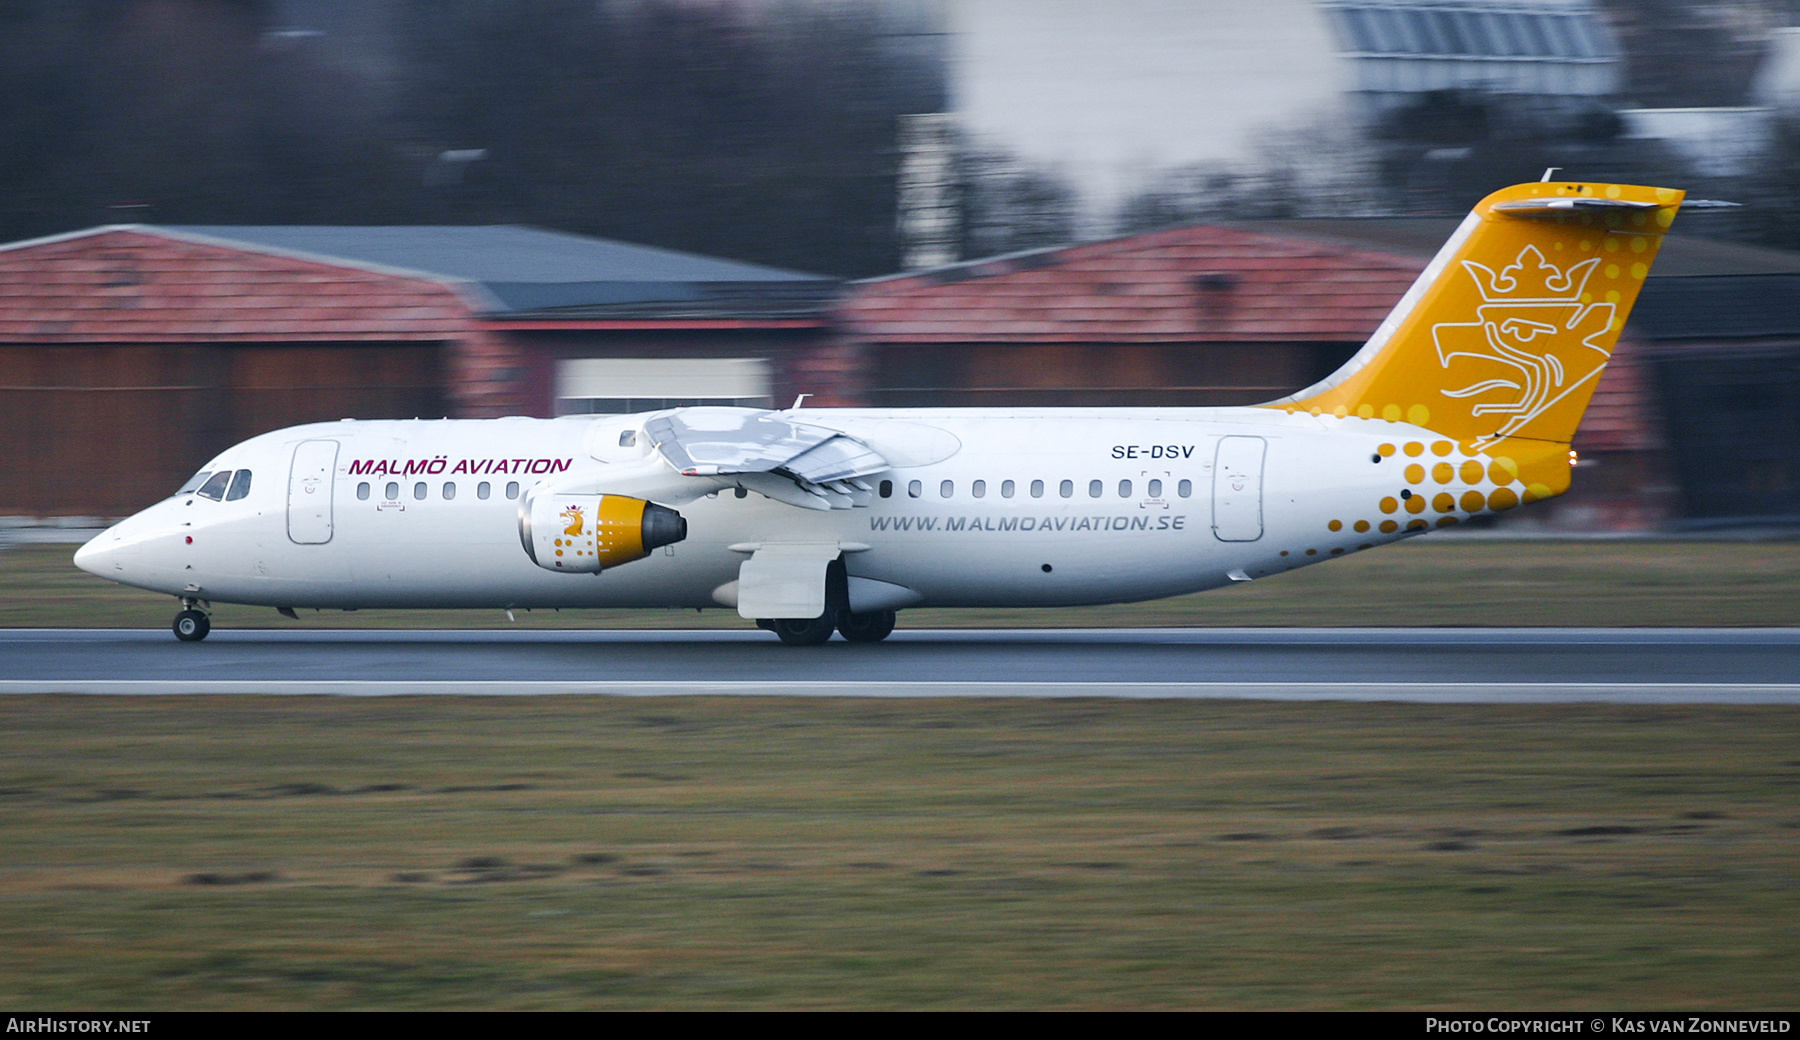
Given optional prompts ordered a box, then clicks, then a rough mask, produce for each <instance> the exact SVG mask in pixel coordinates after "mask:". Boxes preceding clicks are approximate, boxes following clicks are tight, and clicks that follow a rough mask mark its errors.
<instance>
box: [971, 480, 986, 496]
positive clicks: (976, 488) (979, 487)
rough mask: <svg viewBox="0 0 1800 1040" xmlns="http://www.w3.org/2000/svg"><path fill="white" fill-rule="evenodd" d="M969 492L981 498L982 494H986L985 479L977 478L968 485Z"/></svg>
mask: <svg viewBox="0 0 1800 1040" xmlns="http://www.w3.org/2000/svg"><path fill="white" fill-rule="evenodd" d="M969 494H971V495H974V496H975V497H976V498H981V497H982V496H984V495H986V494H987V481H985V480H977V481H976V482H975V483H973V484H970V485H969Z"/></svg>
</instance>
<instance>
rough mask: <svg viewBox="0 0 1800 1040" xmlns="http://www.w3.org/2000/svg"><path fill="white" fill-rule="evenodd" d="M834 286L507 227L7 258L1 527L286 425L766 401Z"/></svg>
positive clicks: (178, 235) (120, 489) (175, 236)
mask: <svg viewBox="0 0 1800 1040" xmlns="http://www.w3.org/2000/svg"><path fill="white" fill-rule="evenodd" d="M836 288H837V283H836V282H835V281H832V280H829V279H821V278H817V277H814V276H810V275H803V274H799V273H796V272H788V271H778V270H775V269H772V268H764V267H758V266H756V265H750V264H738V263H735V262H732V261H725V260H715V259H712V258H708V257H696V256H691V255H688V254H681V253H673V252H669V251H666V250H657V249H649V248H645V247H641V246H631V245H627V244H624V243H617V242H608V241H605V240H600V239H587V238H579V237H576V236H572V235H560V234H554V233H551V232H543V231H536V230H532V229H528V228H508V227H498V228H455V227H449V228H432V227H425V228H379V227H377V228H330V227H286V228H283V227H274V228H255V227H243V228H238V227H231V228H226V227H207V228H189V227H183V228H164V227H142V226H132V227H108V228H95V229H91V230H88V231H82V232H76V233H73V234H69V235H61V236H56V237H53V238H47V239H38V240H34V241H29V242H20V243H15V244H13V245H10V246H6V247H0V444H4V445H6V450H5V452H4V453H0V514H5V513H11V514H27V515H40V516H41V515H58V514H63V515H66V514H97V515H102V516H116V515H122V514H124V513H128V512H131V511H133V510H136V509H139V508H142V507H143V506H145V505H147V504H149V503H151V502H154V501H156V500H157V499H158V498H161V497H162V496H163V495H166V494H168V493H169V492H170V491H171V490H172V489H174V488H175V487H176V486H178V484H179V483H180V481H181V480H182V479H183V478H184V477H186V476H187V475H188V474H189V473H190V472H192V471H193V469H194V468H195V467H197V466H198V465H200V464H201V463H203V462H204V461H205V460H206V459H207V458H208V457H209V456H210V455H212V454H213V453H215V452H217V451H218V450H220V449H221V448H223V447H225V446H227V445H229V444H232V443H235V442H236V441H239V440H242V439H244V438H246V437H250V436H253V435H255V434H257V433H262V432H264V431H267V430H272V429H278V428H280V427H283V426H289V425H293V424H296V423H302V422H312V421H320V420H332V419H339V418H345V417H355V418H368V419H372V418H411V417H415V416H427V417H430V416H455V417H489V416H497V415H508V414H529V415H554V414H557V413H558V412H559V411H571V410H575V411H579V410H590V409H591V408H593V407H594V406H595V404H596V402H598V403H600V404H601V405H606V404H609V403H610V404H621V405H629V404H645V403H647V402H648V401H655V402H657V403H655V404H649V406H651V407H656V406H660V403H662V402H664V401H667V400H688V399H691V395H689V394H687V393H686V392H685V390H686V388H689V387H691V386H693V385H694V384H695V383H696V381H698V382H699V383H702V384H707V383H708V381H709V380H710V389H711V390H712V391H718V392H716V393H712V392H708V393H702V394H701V395H700V398H702V399H708V400H713V399H723V400H732V401H735V402H739V403H769V402H771V401H772V400H773V399H774V398H776V397H777V396H780V395H783V394H786V393H788V392H789V384H790V383H791V382H792V380H791V379H790V378H789V377H788V375H787V370H786V365H785V362H786V359H787V358H788V356H789V355H791V354H793V353H794V352H795V351H796V350H797V349H799V347H800V345H803V344H806V343H808V342H810V341H811V340H812V339H815V338H816V337H817V336H818V335H819V334H820V330H821V329H822V328H823V327H824V325H825V321H826V319H825V317H824V313H823V312H824V309H825V304H826V301H828V300H829V299H830V297H831V296H832V294H833V293H834V292H835V291H836ZM671 359H674V360H671ZM659 364H660V365H661V367H660V368H659V367H658V365H659ZM615 389H616V390H618V391H619V392H617V393H615V392H612V391H614V390H615ZM706 389H707V387H705V386H703V387H702V390H703V391H704V390H706ZM559 394H563V395H565V396H559ZM567 394H574V395H576V396H572V397H571V396H566V395H567ZM582 395H585V396H582Z"/></svg>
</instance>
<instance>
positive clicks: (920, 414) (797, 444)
mask: <svg viewBox="0 0 1800 1040" xmlns="http://www.w3.org/2000/svg"><path fill="white" fill-rule="evenodd" d="M1546 177H1548V174H1546ZM1683 198H1684V193H1683V192H1681V191H1679V190H1675V189H1669V188H1655V187H1643V186H1635V185H1621V184H1594V183H1583V182H1572V181H1571V182H1549V181H1547V180H1546V181H1544V182H1538V183H1531V184H1520V185H1515V186H1513V187H1510V188H1504V189H1502V190H1500V191H1498V192H1495V193H1494V194H1492V195H1490V196H1488V197H1487V198H1485V199H1483V200H1482V201H1481V202H1480V203H1479V204H1477V205H1476V207H1475V208H1474V210H1473V211H1472V212H1471V213H1470V214H1469V215H1468V217H1467V218H1465V219H1464V220H1463V222H1462V223H1461V224H1460V225H1459V226H1458V228H1457V230H1456V231H1455V233H1454V234H1452V235H1451V237H1450V239H1449V240H1448V241H1447V242H1446V243H1445V244H1444V246H1443V248H1442V249H1441V250H1440V251H1439V252H1438V253H1437V255H1436V256H1435V258H1433V259H1432V261H1431V262H1430V264H1429V265H1427V266H1426V268H1425V270H1424V271H1423V273H1421V274H1420V275H1419V278H1418V280H1417V281H1416V282H1415V283H1414V284H1413V286H1412V287H1411V288H1410V289H1409V290H1408V291H1407V293H1406V294H1405V296H1403V297H1402V298H1401V300H1400V302H1399V303H1398V305H1397V306H1395V308H1394V310H1393V312H1392V313H1391V314H1389V315H1388V317H1387V319H1386V320H1385V321H1383V322H1382V324H1381V326H1380V327H1379V328H1378V329H1377V330H1376V332H1375V333H1374V335H1373V336H1372V337H1371V338H1370V339H1369V341H1368V342H1367V344H1365V345H1364V346H1363V347H1362V349H1361V350H1359V351H1358V352H1357V353H1356V354H1355V355H1354V356H1353V357H1352V358H1351V359H1350V360H1349V361H1348V362H1347V363H1345V364H1344V366H1343V367H1342V368H1340V369H1339V370H1338V371H1337V372H1335V373H1334V374H1332V375H1331V376H1329V377H1327V378H1326V379H1325V380H1323V381H1322V382H1319V383H1317V384H1315V385H1313V386H1310V387H1307V388H1305V389H1303V390H1300V391H1298V392H1296V393H1293V394H1290V395H1288V396H1286V397H1282V398H1280V399H1278V400H1275V401H1271V402H1268V403H1266V404H1261V405H1255V406H1245V407H1214V408H1016V409H1004V408H924V409H884V408H804V407H801V406H800V405H801V402H799V401H797V402H796V406H795V407H794V408H790V409H786V410H780V411H776V410H769V409H754V408H725V407H704V406H701V407H685V408H674V409H665V410H661V411H654V412H646V413H641V414H635V415H611V416H598V417H596V416H565V417H562V418H557V419H533V418H522V417H515V418H502V419H480V420H454V419H443V420H416V419H415V420H391V421H390V420H376V421H360V420H348V419H346V420H343V421H340V422H330V423H312V424H308V425H304V426H296V427H292V428H289V429H283V430H276V431H274V432H272V433H266V434H263V435H261V436H257V437H253V438H251V439H250V440H247V441H244V442H243V443H241V444H238V445H236V446H234V447H231V448H228V449H226V450H225V451H223V452H221V453H220V454H219V455H218V456H217V457H216V458H214V459H212V460H211V461H210V462H208V463H207V464H206V465H205V466H204V467H203V468H202V469H201V470H200V471H199V472H198V473H196V474H195V475H194V476H193V478H192V479H190V480H189V481H187V482H186V483H185V484H184V485H183V486H182V487H181V488H180V489H179V490H178V491H176V493H175V494H174V495H173V496H172V497H170V498H168V499H166V500H164V501H162V502H159V503H157V504H156V505H153V506H151V507H149V508H148V509H145V510H144V511H142V512H140V513H138V514H136V515H134V516H131V517H129V518H127V519H125V520H122V521H120V522H119V523H117V524H115V525H113V526H112V527H111V528H109V529H107V530H106V531H105V532H103V533H101V534H100V535H99V536H97V537H95V538H94V539H93V540H92V541H90V542H88V543H87V544H86V545H84V546H82V547H81V549H80V550H79V551H78V552H77V553H76V554H75V561H74V562H75V564H76V565H77V566H78V567H80V568H81V569H83V570H85V571H87V572H89V573H92V574H96V575H99V576H101V577H104V578H108V579H111V580H112V581H116V582H119V583H121V584H125V585H132V586H137V587H139V588H144V589H150V590H153V591H156V592H162V593H167V594H169V595H171V596H175V597H177V598H178V599H179V600H180V602H181V610H180V612H179V613H178V614H176V616H175V620H174V623H173V629H174V632H175V635H176V636H177V638H179V639H181V640H183V641H188V642H192V641H198V640H202V639H204V638H206V635H207V633H208V631H209V630H210V628H211V621H210V617H209V611H210V610H211V605H212V604H213V603H219V602H227V603H243V604H254V605H262V606H270V607H275V608H277V609H278V610H279V611H280V612H281V613H282V614H283V615H286V616H288V617H294V616H296V614H295V612H296V611H297V610H298V609H299V608H306V607H310V608H317V609H343V610H354V609H362V608H379V607H469V608H474V607H485V608H490V609H491V608H496V607H497V608H503V609H506V610H508V611H509V613H510V611H511V610H513V609H516V608H549V607H558V608H560V607H694V608H702V609H704V608H725V609H735V610H736V611H737V612H738V614H739V615H741V616H742V617H744V618H745V619H749V620H754V621H755V622H756V623H757V624H758V625H759V626H761V627H763V628H765V629H770V630H772V631H773V632H774V633H775V635H776V636H777V637H779V638H780V640H781V641H782V642H784V643H787V644H789V645H796V646H807V645H818V644H821V643H824V642H826V641H827V640H829V639H830V638H831V637H832V636H833V634H834V633H835V634H840V635H842V636H843V638H845V639H846V640H849V641H851V642H854V643H872V642H877V641H880V640H882V639H884V638H886V637H887V636H888V634H889V633H891V632H892V631H893V628H894V624H895V616H896V612H897V611H900V610H903V609H906V608H908V607H917V606H926V605H930V606H969V607H983V606H985V607H1017V606H1063V605H1075V604H1092V603H1113V602H1127V601H1136V600H1147V599H1155V598H1160V597H1165V596H1173V595H1177V594H1182V593H1190V592H1198V591H1202V590H1206V589H1213V588H1219V587H1223V586H1229V585H1232V584H1234V583H1237V582H1245V581H1254V580H1257V579H1261V578H1267V577H1270V576H1272V575H1276V574H1280V573H1282V572H1284V571H1290V570H1294V569H1296V568H1299V567H1305V566H1308V565H1311V564H1314V563H1320V562H1323V561H1325V560H1330V559H1336V558H1338V557H1340V556H1347V555H1350V554H1352V553H1357V552H1361V551H1363V550H1366V549H1372V548H1375V547H1377V546H1381V545H1386V544H1389V543H1392V542H1397V541H1401V540H1403V539H1407V538H1413V537H1417V536H1419V535H1422V534H1424V533H1426V532H1428V531H1433V530H1438V529H1442V528H1445V527H1449V526H1451V525H1454V524H1458V523H1464V522H1467V521H1469V520H1471V519H1474V518H1477V517H1486V516H1492V515H1495V514H1497V513H1501V512H1505V511H1507V510H1510V509H1513V508H1516V507H1518V506H1521V505H1524V504H1527V503H1531V502H1535V501H1540V500H1543V499H1547V498H1551V497H1554V496H1556V495H1560V494H1562V493H1563V492H1564V491H1566V490H1567V489H1568V487H1569V484H1570V479H1571V468H1572V466H1573V464H1574V452H1573V451H1572V450H1571V448H1570V443H1571V441H1572V440H1573V438H1574V435H1575V430H1576V427H1577V425H1578V424H1579V423H1580V421H1581V416H1582V412H1583V411H1584V410H1585V409H1586V407H1587V404H1588V400H1589V398H1590V397H1591V396H1592V394H1593V392H1594V387H1595V385H1596V383H1597V382H1598V381H1599V377H1600V373H1601V371H1602V370H1603V369H1604V368H1605V366H1606V362H1607V359H1608V357H1609V356H1610V355H1611V352H1612V350H1613V347H1614V344H1615V343H1616V342H1617V340H1618V337H1619V331H1620V329H1621V328H1622V327H1623V325H1624V323H1625V319H1626V317H1627V316H1628V315H1629V313H1630V311H1631V307H1632V304H1633V302H1634V301H1635V300H1636V298H1637V295H1638V291H1639V290H1640V289H1641V288H1642V287H1643V285H1644V279H1645V276H1646V275H1647V274H1648V272H1649V269H1650V265H1651V264H1652V262H1653V261H1654V259H1655V257H1656V253H1657V249H1658V247H1659V246H1660V244H1661V242H1662V237H1663V235H1664V234H1665V233H1666V232H1667V231H1668V229H1669V227H1670V225H1671V224H1672V223H1673V221H1674V218H1675V214H1676V212H1677V211H1678V210H1679V209H1680V207H1681V205H1682V201H1683Z"/></svg>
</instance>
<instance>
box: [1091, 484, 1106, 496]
mask: <svg viewBox="0 0 1800 1040" xmlns="http://www.w3.org/2000/svg"><path fill="white" fill-rule="evenodd" d="M1104 490H1106V485H1104V484H1102V483H1101V482H1100V481H1098V480H1090V481H1088V497H1089V498H1099V497H1100V493H1101V492H1102V491H1104Z"/></svg>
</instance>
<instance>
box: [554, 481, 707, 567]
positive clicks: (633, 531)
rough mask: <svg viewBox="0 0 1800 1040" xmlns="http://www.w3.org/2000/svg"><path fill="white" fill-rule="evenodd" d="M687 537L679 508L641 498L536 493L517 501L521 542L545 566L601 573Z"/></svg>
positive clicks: (684, 522) (685, 522)
mask: <svg viewBox="0 0 1800 1040" xmlns="http://www.w3.org/2000/svg"><path fill="white" fill-rule="evenodd" d="M686 537H687V521H686V520H684V519H682V516H681V514H680V513H677V512H676V511H675V510H673V509H669V508H667V507H665V506H659V505H656V504H655V503H652V502H646V501H644V500H643V499H641V498H627V497H626V496H624V495H563V494H556V493H551V492H543V493H536V492H534V493H529V494H527V495H526V496H525V497H524V498H522V499H520V500H519V541H520V543H522V544H523V545H524V546H525V555H527V556H529V557H531V562H532V563H535V564H537V565H538V566H539V567H542V568H544V569H545V570H547V571H573V572H575V573H577V574H598V573H600V572H601V571H602V570H605V569H606V568H608V567H617V566H618V565H620V564H622V563H630V562H631V561H633V560H641V559H643V558H644V557H646V556H648V555H650V551H651V550H652V549H656V548H659V547H661V546H664V545H672V544H674V543H675V542H679V541H681V540H682V539H683V538H686Z"/></svg>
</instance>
